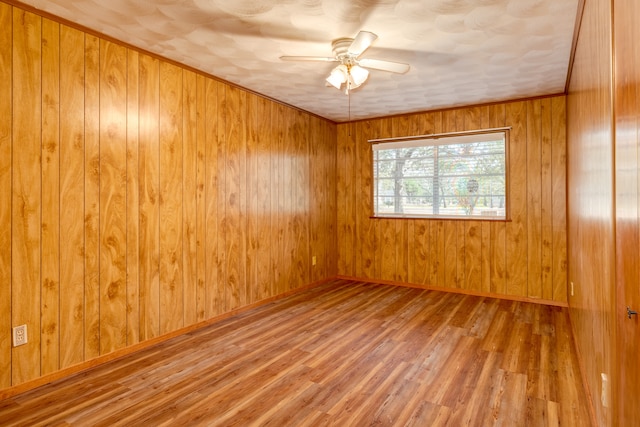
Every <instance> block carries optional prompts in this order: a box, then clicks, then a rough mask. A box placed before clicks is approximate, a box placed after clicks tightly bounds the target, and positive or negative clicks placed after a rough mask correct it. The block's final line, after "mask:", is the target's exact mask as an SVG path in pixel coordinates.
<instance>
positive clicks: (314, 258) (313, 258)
mask: <svg viewBox="0 0 640 427" xmlns="http://www.w3.org/2000/svg"><path fill="white" fill-rule="evenodd" d="M316 261H317V260H316V256H315V255H314V256H312V257H311V265H316Z"/></svg>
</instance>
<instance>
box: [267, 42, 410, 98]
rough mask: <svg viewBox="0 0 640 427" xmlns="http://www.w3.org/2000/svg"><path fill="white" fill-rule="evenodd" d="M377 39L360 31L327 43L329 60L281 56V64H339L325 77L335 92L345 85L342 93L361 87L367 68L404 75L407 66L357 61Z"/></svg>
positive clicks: (378, 60) (364, 59)
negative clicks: (329, 53) (297, 62)
mask: <svg viewBox="0 0 640 427" xmlns="http://www.w3.org/2000/svg"><path fill="white" fill-rule="evenodd" d="M377 38H378V36H377V35H375V34H374V33H371V32H369V31H360V32H359V33H358V35H357V36H356V38H355V39H351V38H339V39H336V40H334V41H333V42H332V43H331V48H332V50H333V56H332V57H322V56H281V57H280V59H281V60H283V61H316V62H339V63H340V64H339V65H338V66H337V67H335V68H334V69H333V70H331V74H329V77H327V79H326V80H327V83H328V85H331V86H333V87H335V88H336V89H338V90H341V89H342V86H343V85H345V93H346V94H349V91H351V90H352V89H355V88H357V87H359V86H361V85H362V84H363V83H364V82H365V81H366V80H367V78H368V77H369V71H368V70H367V68H371V69H373V70H382V71H388V72H391V73H398V74H404V73H406V72H407V71H409V68H410V67H409V64H405V63H401V62H393V61H384V60H380V59H369V58H360V56H361V55H362V54H363V53H364V51H365V50H367V49H368V48H369V46H371V44H372V43H373V42H374V41H375V40H376V39H377Z"/></svg>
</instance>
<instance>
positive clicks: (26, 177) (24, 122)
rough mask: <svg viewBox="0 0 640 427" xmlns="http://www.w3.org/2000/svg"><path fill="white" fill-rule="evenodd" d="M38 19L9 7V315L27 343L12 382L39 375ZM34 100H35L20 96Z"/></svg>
mask: <svg viewBox="0 0 640 427" xmlns="http://www.w3.org/2000/svg"><path fill="white" fill-rule="evenodd" d="M41 40H42V20H41V19H40V18H39V17H37V16H36V15H34V14H31V13H28V12H24V11H22V10H19V9H14V10H13V88H12V97H13V115H12V118H13V123H12V142H13V144H15V145H14V147H20V149H19V150H17V149H16V150H12V189H11V193H12V195H13V199H12V221H11V223H12V231H11V242H12V244H11V261H12V263H11V283H12V292H11V317H12V325H13V326H18V325H22V324H26V325H27V328H28V333H27V335H28V336H29V337H30V342H31V347H37V348H38V351H36V352H34V351H30V349H29V347H26V346H21V347H15V348H13V351H12V355H11V370H12V382H13V383H20V382H24V381H27V380H30V379H33V378H36V377H38V376H39V375H40V367H41V361H40V331H41V329H40V321H41V319H40V302H41V295H42V293H41V283H40V278H41V268H40V265H41V264H40V263H41V251H40V243H41V233H40V225H41V215H42V200H41V194H42V192H41V185H42V181H41V179H42V178H41V155H42V153H41V146H40V138H41V129H42V118H41V111H42V98H41V97H42V75H41V67H42V50H41V49H42V44H41ZM24 100H33V103H29V102H24Z"/></svg>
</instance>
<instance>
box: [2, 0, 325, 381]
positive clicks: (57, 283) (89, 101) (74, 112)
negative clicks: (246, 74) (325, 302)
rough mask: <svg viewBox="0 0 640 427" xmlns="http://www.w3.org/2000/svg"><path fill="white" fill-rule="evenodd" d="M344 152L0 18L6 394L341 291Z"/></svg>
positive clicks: (206, 80) (164, 77)
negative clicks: (249, 313)
mask: <svg viewBox="0 0 640 427" xmlns="http://www.w3.org/2000/svg"><path fill="white" fill-rule="evenodd" d="M336 140H337V134H336V126H335V124H333V123H331V122H328V121H326V120H323V119H320V118H318V117H315V116H310V115H309V114H307V113H303V112H300V111H297V110H294V109H291V108H289V107H286V106H284V105H281V104H277V103H275V102H273V101H270V100H268V99H265V98H262V97H259V96H257V95H255V94H251V93H248V92H246V91H244V90H242V89H239V88H236V87H231V86H229V85H227V84H225V83H222V82H219V81H216V80H214V79H212V78H210V77H208V76H205V75H203V74H198V73H195V72H193V71H191V70H187V69H184V68H182V67H179V66H176V65H174V64H170V63H168V62H165V61H163V60H161V59H159V58H155V57H151V56H149V55H147V54H144V53H140V52H137V51H135V50H133V49H130V48H127V47H124V46H122V45H119V44H118V43H115V42H112V41H107V40H102V39H100V38H99V37H96V36H94V35H90V34H86V33H83V32H82V31H79V30H77V29H73V28H70V27H68V26H66V25H63V24H59V23H58V22H55V20H51V19H48V18H42V17H40V16H37V15H35V14H33V13H30V12H25V11H23V10H22V9H20V8H19V7H16V6H10V5H7V4H5V3H2V2H0V281H1V282H2V283H3V286H0V389H4V388H7V387H11V386H15V385H18V384H21V383H24V382H26V381H29V380H34V379H37V378H39V377H40V376H42V375H46V374H50V373H55V372H56V371H59V370H61V369H65V368H69V367H71V366H73V365H77V364H79V363H82V362H84V361H88V360H91V359H93V358H95V357H97V356H100V355H104V354H109V353H111V352H113V351H116V350H119V349H122V348H124V347H126V346H131V345H134V344H136V343H139V342H141V341H145V340H149V339H151V338H154V337H158V336H160V335H162V334H166V333H170V332H173V331H176V330H179V329H180V328H182V327H186V326H193V325H195V324H198V323H199V322H202V321H205V320H207V319H210V318H212V317H214V316H216V315H218V314H223V313H225V312H228V311H230V310H233V309H236V308H239V307H242V306H245V305H248V304H252V303H255V302H258V301H260V300H264V299H268V298H271V297H274V296H277V295H279V294H282V293H284V292H286V291H289V290H291V289H296V288H299V287H302V286H305V285H308V284H310V283H312V282H316V281H321V280H324V279H327V278H330V277H333V276H335V275H336V274H337V254H336V251H335V247H336V245H337V240H336V233H337V223H336V221H337V217H336V215H335V210H336V184H337V181H336V157H337V149H336V144H335V142H336ZM312 256H316V261H317V263H316V265H315V266H313V265H312V262H311V257H312ZM5 284H6V286H5ZM22 324H26V325H27V327H28V338H29V342H28V343H27V344H26V345H24V346H20V347H16V348H12V346H11V328H12V327H13V326H18V325H22Z"/></svg>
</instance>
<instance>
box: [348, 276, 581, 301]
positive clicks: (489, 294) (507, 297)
mask: <svg viewBox="0 0 640 427" xmlns="http://www.w3.org/2000/svg"><path fill="white" fill-rule="evenodd" d="M337 278H338V279H345V280H355V281H358V282H369V283H380V284H383V285H393V286H403V287H406V288H416V289H426V290H429V291H440V292H450V293H454V294H463V295H473V296H478V297H490V298H498V299H504V300H509V301H519V302H532V303H535V304H542V305H551V306H554V307H565V308H566V307H569V304H567V303H566V302H561V301H552V300H547V299H541V298H528V297H521V296H517V295H505V294H496V293H492V292H479V291H470V290H467V289H458V288H443V287H440V286H430V285H417V284H413V283H405V282H398V281H395V280H379V279H367V278H363V277H352V276H341V275H338V276H337Z"/></svg>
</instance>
